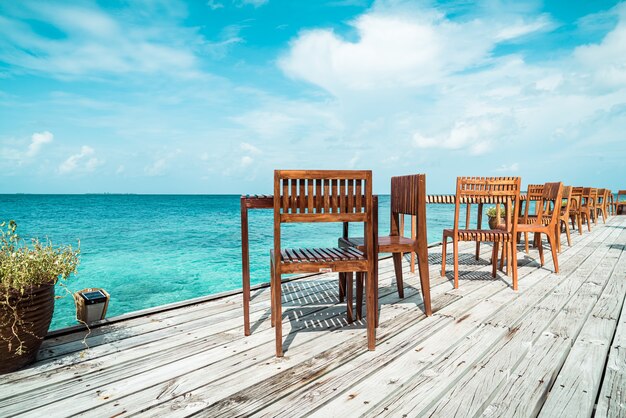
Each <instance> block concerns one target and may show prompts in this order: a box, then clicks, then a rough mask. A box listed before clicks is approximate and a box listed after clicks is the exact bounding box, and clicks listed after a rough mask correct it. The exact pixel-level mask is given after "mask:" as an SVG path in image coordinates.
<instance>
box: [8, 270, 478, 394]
mask: <svg viewBox="0 0 626 418" xmlns="http://www.w3.org/2000/svg"><path fill="white" fill-rule="evenodd" d="M476 268H477V267H476ZM405 270H406V266H405ZM380 274H381V278H380V279H381V282H380V284H381V286H387V284H389V283H391V287H392V288H393V287H394V286H395V280H392V276H393V274H394V273H393V266H392V264H391V262H390V261H389V260H383V262H382V265H381V268H380ZM405 274H406V275H407V276H408V277H409V279H408V280H412V279H413V276H412V275H409V273H408V270H407V271H405ZM434 277H435V278H434V280H433V281H432V287H436V286H439V285H441V284H447V281H446V279H445V278H439V277H437V276H434ZM335 280H336V278H335V277H334V276H330V275H325V276H320V277H319V278H318V279H316V280H311V279H307V280H305V281H298V282H297V283H296V282H289V283H288V284H286V285H285V286H284V287H285V288H287V289H286V290H287V291H286V292H285V299H288V300H287V301H286V305H302V306H306V305H307V304H310V303H313V302H318V303H326V302H331V301H335V302H336V301H337V297H336V292H335V286H336V285H335V282H334V281H335ZM409 284H412V283H409ZM320 286H323V288H322V289H320ZM329 286H330V287H329ZM320 290H322V291H323V293H324V294H327V295H328V299H326V298H320V297H319V291H320ZM391 292H395V290H391ZM268 293H269V292H268V291H267V292H265V293H264V294H263V293H262V294H260V295H259V297H256V298H254V299H253V304H252V306H251V311H252V312H253V313H252V315H253V316H254V317H253V322H254V320H256V319H257V317H259V316H260V315H261V312H262V313H263V314H265V313H266V312H267V310H268V309H269V298H268ZM311 294H313V296H314V298H315V299H316V300H315V301H313V300H312V298H311ZM381 294H387V293H385V291H382V293H381ZM304 299H308V300H306V301H305V300H304ZM183 316H184V315H183ZM240 316H241V312H240V310H238V311H233V312H229V314H228V317H224V318H220V317H219V316H215V315H214V316H208V317H205V318H201V319H202V321H196V322H193V321H186V320H185V321H181V322H182V323H180V324H174V325H170V328H172V329H169V330H168V329H163V331H164V332H165V333H164V334H159V333H155V334H150V336H149V337H148V338H145V337H146V336H144V335H138V336H134V335H133V336H132V337H130V338H131V339H129V340H126V341H123V342H122V343H121V342H120V341H122V340H125V339H126V338H125V334H123V331H122V335H121V336H118V337H117V339H115V338H114V337H113V336H112V335H108V334H106V335H107V336H106V338H110V339H111V340H112V341H113V342H112V343H111V344H107V345H103V346H102V347H100V348H97V347H92V348H91V349H89V350H85V351H81V352H78V348H82V344H78V343H76V342H72V343H71V344H70V345H69V347H63V348H65V349H66V350H67V353H73V354H72V355H70V356H68V355H65V356H64V357H63V358H62V360H61V361H54V362H39V363H38V364H37V365H36V366H35V367H33V368H30V369H26V370H23V371H20V372H18V373H14V374H13V375H9V377H11V378H12V379H10V380H7V381H8V382H15V381H16V380H18V377H19V378H25V377H29V376H32V377H35V378H36V376H35V375H36V374H37V373H42V372H45V373H46V380H45V382H44V381H43V380H40V384H41V385H42V386H44V385H48V384H49V383H50V380H51V379H50V378H51V374H50V373H51V372H52V370H54V369H57V370H60V369H63V368H64V367H65V366H67V365H68V364H77V363H78V362H84V361H89V360H94V361H95V359H98V361H97V363H96V364H105V365H106V364H107V363H106V359H102V358H101V357H102V356H106V355H112V354H117V355H116V356H115V357H116V359H117V358H118V356H119V353H122V352H123V351H128V352H129V355H131V356H132V351H131V349H134V347H139V349H140V351H141V352H142V354H147V353H146V352H145V350H144V349H145V345H152V346H155V345H157V346H158V345H159V344H164V342H165V341H166V339H167V338H171V337H174V338H175V339H176V341H179V339H180V337H181V336H183V337H184V336H185V335H186V333H189V332H192V331H193V332H194V334H195V332H196V331H194V330H195V329H198V328H202V327H204V326H205V323H207V322H208V323H209V324H211V325H212V327H213V328H212V329H213V330H214V332H215V333H216V334H218V333H221V332H228V333H230V331H231V330H232V329H234V328H233V327H235V328H237V327H238V326H239V325H240V324H239V318H240ZM228 318H230V319H232V318H235V322H233V321H232V320H226V319H228ZM186 319H187V318H186ZM215 322H217V323H215ZM190 325H192V326H190ZM159 329H160V328H159ZM173 330H176V331H178V333H177V334H172V335H170V333H172V331H173ZM168 335H169V337H168ZM242 338H243V337H242ZM90 342H93V341H90ZM183 343H185V341H184V340H183V341H181V344H183ZM72 344H73V345H78V347H73V346H72ZM57 349H59V347H57ZM67 353H66V354H67ZM120 360H122V359H121V358H120ZM85 367H87V366H83V370H85ZM98 367H99V366H98ZM0 387H1V385H0ZM12 388H14V385H12ZM15 390H18V389H17V388H15Z"/></svg>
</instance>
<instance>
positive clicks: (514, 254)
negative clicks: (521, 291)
mask: <svg viewBox="0 0 626 418" xmlns="http://www.w3.org/2000/svg"><path fill="white" fill-rule="evenodd" d="M509 245H510V247H511V266H512V270H513V290H515V291H517V248H516V247H517V245H516V243H515V241H511V242H510V243H509Z"/></svg>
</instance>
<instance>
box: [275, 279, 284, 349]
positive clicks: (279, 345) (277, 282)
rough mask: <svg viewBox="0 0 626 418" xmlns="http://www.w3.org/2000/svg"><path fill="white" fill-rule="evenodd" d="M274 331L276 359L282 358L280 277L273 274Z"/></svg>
mask: <svg viewBox="0 0 626 418" xmlns="http://www.w3.org/2000/svg"><path fill="white" fill-rule="evenodd" d="M273 280H274V303H273V305H274V322H275V326H274V330H275V331H276V357H282V356H283V320H282V315H283V314H282V312H283V310H282V306H281V295H280V293H281V289H280V286H281V284H280V275H279V274H276V272H274V277H273Z"/></svg>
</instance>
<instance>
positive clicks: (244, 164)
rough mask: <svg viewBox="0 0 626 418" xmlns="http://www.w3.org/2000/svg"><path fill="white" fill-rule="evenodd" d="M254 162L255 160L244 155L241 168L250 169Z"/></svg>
mask: <svg viewBox="0 0 626 418" xmlns="http://www.w3.org/2000/svg"><path fill="white" fill-rule="evenodd" d="M253 162H254V159H253V158H252V157H250V156H248V155H244V156H243V157H241V166H242V167H248V166H249V165H250V164H252V163H253Z"/></svg>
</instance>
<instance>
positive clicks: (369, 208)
mask: <svg viewBox="0 0 626 418" xmlns="http://www.w3.org/2000/svg"><path fill="white" fill-rule="evenodd" d="M372 213H373V203H372V172H371V170H361V171H358V170H275V171H274V257H275V263H276V264H275V265H276V266H277V268H279V266H280V254H281V224H283V223H309V222H363V223H364V228H365V247H366V251H365V253H366V254H368V258H371V257H372V255H373V253H372V254H370V251H369V250H370V248H372V247H373V245H372V240H373V236H374V235H373V225H372V221H373V218H372Z"/></svg>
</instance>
